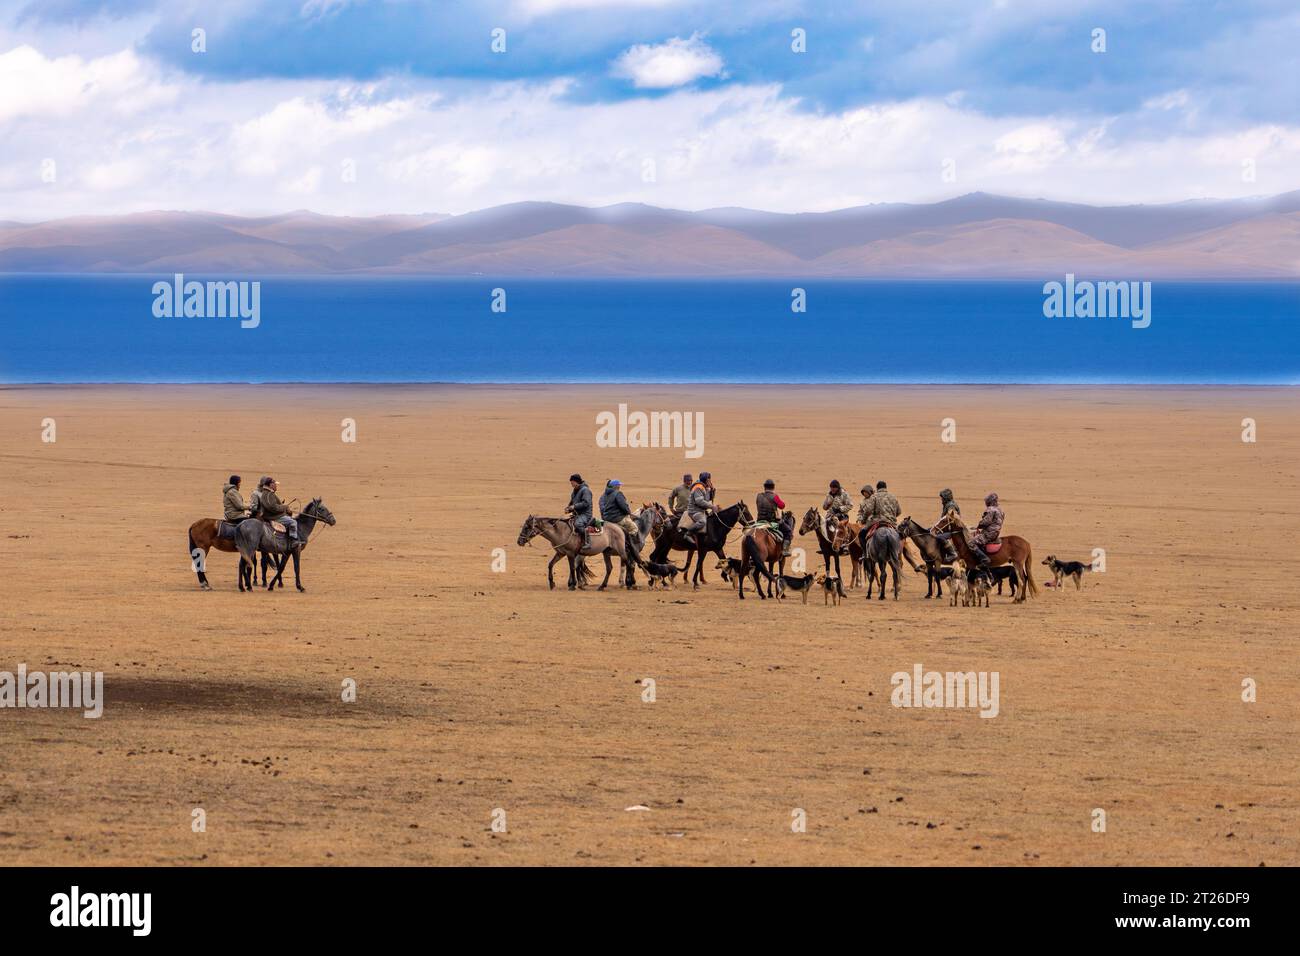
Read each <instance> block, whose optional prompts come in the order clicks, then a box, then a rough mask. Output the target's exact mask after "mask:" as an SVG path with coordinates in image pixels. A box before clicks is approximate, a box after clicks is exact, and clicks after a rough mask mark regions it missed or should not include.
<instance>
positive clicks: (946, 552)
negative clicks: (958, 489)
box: [936, 488, 961, 564]
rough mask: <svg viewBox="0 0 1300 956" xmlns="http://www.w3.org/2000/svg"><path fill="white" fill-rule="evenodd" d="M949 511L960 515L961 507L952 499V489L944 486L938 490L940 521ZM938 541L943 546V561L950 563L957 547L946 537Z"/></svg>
mask: <svg viewBox="0 0 1300 956" xmlns="http://www.w3.org/2000/svg"><path fill="white" fill-rule="evenodd" d="M949 511H955V512H957V514H959V515H960V514H961V507H960V506H959V505H958V504H957V502H955V501H953V500H952V489H951V488H945V489H943V491H941V492H939V520H940V521H942V520H943V519H944V517H945V516H946V515H947V514H948V512H949ZM936 523H937V522H936ZM939 543H940V545H942V546H943V560H944V563H945V564H952V563H953V562H954V561H956V560H957V549H956V548H954V547H953V546H952V542H951V541H949V540H948V538H947V537H942V538H940V539H939Z"/></svg>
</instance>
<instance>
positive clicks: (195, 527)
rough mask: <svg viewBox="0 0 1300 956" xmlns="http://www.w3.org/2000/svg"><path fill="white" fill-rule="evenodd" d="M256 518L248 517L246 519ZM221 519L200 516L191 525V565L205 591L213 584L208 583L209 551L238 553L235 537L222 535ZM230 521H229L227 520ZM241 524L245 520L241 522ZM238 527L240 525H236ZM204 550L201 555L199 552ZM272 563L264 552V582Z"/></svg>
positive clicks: (240, 570) (240, 573)
mask: <svg viewBox="0 0 1300 956" xmlns="http://www.w3.org/2000/svg"><path fill="white" fill-rule="evenodd" d="M252 520H255V519H253V518H246V519H245V521H252ZM221 523H222V522H221V519H220V518H200V519H199V520H198V521H196V522H194V524H192V525H190V530H189V542H190V566H191V567H193V568H194V573H195V574H196V575H198V578H199V587H200V588H201V589H202V590H204V591H211V590H212V585H211V584H209V583H208V576H207V574H206V573H205V572H206V570H207V566H208V551H209V550H210V549H212V548H216V549H217V550H218V551H228V552H230V553H231V554H238V553H239V548H238V547H237V546H236V545H235V539H234V538H223V537H221V532H220V528H221ZM227 523H229V522H227ZM240 523H241V524H242V523H243V522H240ZM236 527H238V526H236ZM200 551H201V552H203V553H202V555H200V554H199V553H198V552H200ZM270 563H271V556H270V555H269V554H267V553H266V552H265V551H263V552H262V583H263V584H265V583H266V568H267V566H268V565H269V564H270ZM236 573H237V574H238V576H239V580H240V581H243V579H244V577H243V575H244V563H243V562H242V561H241V562H240V563H239V565H238V567H237V568H236ZM252 577H253V583H254V584H256V583H257V568H256V567H254V568H253V575H252Z"/></svg>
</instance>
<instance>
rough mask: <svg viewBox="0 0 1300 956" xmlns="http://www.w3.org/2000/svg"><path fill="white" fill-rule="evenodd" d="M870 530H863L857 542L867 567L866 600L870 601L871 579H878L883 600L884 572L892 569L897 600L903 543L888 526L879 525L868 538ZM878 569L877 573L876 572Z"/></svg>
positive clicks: (896, 532) (896, 598)
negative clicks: (875, 577)
mask: <svg viewBox="0 0 1300 956" xmlns="http://www.w3.org/2000/svg"><path fill="white" fill-rule="evenodd" d="M870 531H871V528H863V529H862V531H861V532H860V533H859V536H858V540H859V541H861V542H862V554H863V557H864V559H865V561H866V565H867V600H868V601H870V600H871V579H872V577H873V576H878V577H879V579H880V600H882V601H883V600H884V599H885V572H886V571H888V570H889V569H890V568H893V569H894V600H895V601H897V600H898V575H899V573H900V572H901V571H902V570H903V561H902V554H903V543H902V539H901V538H899V536H898V531H897V530H896V529H894V528H891V527H889V525H880V526H879V527H877V528H876V530H875V533H874V534H872V535H871V536H870V537H869V538H868V537H867V534H868V532H870ZM877 569H879V571H877Z"/></svg>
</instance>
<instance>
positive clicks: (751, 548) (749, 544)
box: [740, 534, 776, 583]
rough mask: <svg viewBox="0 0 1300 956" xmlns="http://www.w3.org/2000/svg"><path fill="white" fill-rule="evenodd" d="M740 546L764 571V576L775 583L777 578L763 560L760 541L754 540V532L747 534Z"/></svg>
mask: <svg viewBox="0 0 1300 956" xmlns="http://www.w3.org/2000/svg"><path fill="white" fill-rule="evenodd" d="M740 547H741V550H742V551H743V552H744V553H745V557H747V558H749V560H750V561H751V562H752V563H753V565H754V567H756V568H757V569H758V570H759V571H760V572H762V574H763V577H765V578H767V579H768V580H769V581H772V582H774V583H775V581H776V578H775V577H773V576H772V572H771V571H769V570H768V569H767V564H766V563H764V561H763V555H762V554H761V553H760V552H759V550H758V542H757V541H755V540H754V536H753V535H752V534H747V535H745V537H744V538H743V539H741V543H740Z"/></svg>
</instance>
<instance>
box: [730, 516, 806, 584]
mask: <svg viewBox="0 0 1300 956" xmlns="http://www.w3.org/2000/svg"><path fill="white" fill-rule="evenodd" d="M781 524H782V525H784V526H786V527H789V528H790V529H791V530H792V531H793V530H794V515H793V514H792V513H791V512H789V511H786V512H784V513H782V515H781ZM783 544H784V539H783V538H781V537H779V535H778V534H777V533H769V532H768V531H764V530H758V529H755V528H751V529H750V530H749V531H746V532H745V536H744V537H743V538H741V539H740V574H738V575H737V576H736V577H737V583H738V585H739V586H738V587H737V589H736V590H737V591H738V592H739V593H740V599H741V600H742V601H743V600H745V575H747V574H750V573H751V572H752V573H753V575H754V590H755V591H757V592H758V596H759V597H760V598H762V599H763V600H764V601H766V600H767V599H768V598H770V597H771V596H772V587H773V585H774V584H776V578H775V577H774V576H773V574H772V569H773V567H774V566H775V565H777V564H778V563H779V564H780V567H781V573H782V574H785V554H784V553H783V551H784V548H783ZM760 572H761V573H762V575H763V576H764V577H765V578H767V594H764V593H763V582H762V581H760V580H759V579H758V575H759V573H760Z"/></svg>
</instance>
